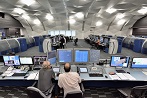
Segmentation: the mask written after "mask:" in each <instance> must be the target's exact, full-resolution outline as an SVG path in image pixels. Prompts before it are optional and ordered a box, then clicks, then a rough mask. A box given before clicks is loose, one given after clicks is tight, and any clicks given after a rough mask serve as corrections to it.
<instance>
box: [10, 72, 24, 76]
mask: <svg viewBox="0 0 147 98" xmlns="http://www.w3.org/2000/svg"><path fill="white" fill-rule="evenodd" d="M26 74H27V73H14V74H13V75H12V76H25V75H26Z"/></svg>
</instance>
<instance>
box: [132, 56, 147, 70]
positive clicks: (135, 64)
mask: <svg viewBox="0 0 147 98" xmlns="http://www.w3.org/2000/svg"><path fill="white" fill-rule="evenodd" d="M131 67H132V68H147V58H133V60H132V64H131Z"/></svg>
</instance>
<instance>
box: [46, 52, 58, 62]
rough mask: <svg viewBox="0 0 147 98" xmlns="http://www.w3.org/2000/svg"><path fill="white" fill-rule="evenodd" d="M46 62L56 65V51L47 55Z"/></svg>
mask: <svg viewBox="0 0 147 98" xmlns="http://www.w3.org/2000/svg"><path fill="white" fill-rule="evenodd" d="M47 58H48V61H49V62H50V63H51V64H56V59H57V58H56V50H54V51H51V52H48V53H47Z"/></svg>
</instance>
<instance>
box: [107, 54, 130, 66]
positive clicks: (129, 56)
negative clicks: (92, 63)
mask: <svg viewBox="0 0 147 98" xmlns="http://www.w3.org/2000/svg"><path fill="white" fill-rule="evenodd" d="M114 56H115V57H128V58H129V59H128V63H127V66H126V67H124V66H112V65H111V62H112V57H114ZM129 62H130V56H123V55H112V56H111V60H110V67H122V68H128V67H129Z"/></svg>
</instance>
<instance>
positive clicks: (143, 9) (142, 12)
mask: <svg viewBox="0 0 147 98" xmlns="http://www.w3.org/2000/svg"><path fill="white" fill-rule="evenodd" d="M137 12H138V13H140V14H146V13H147V7H142V8H141V9H140V10H138V11H137Z"/></svg>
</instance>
